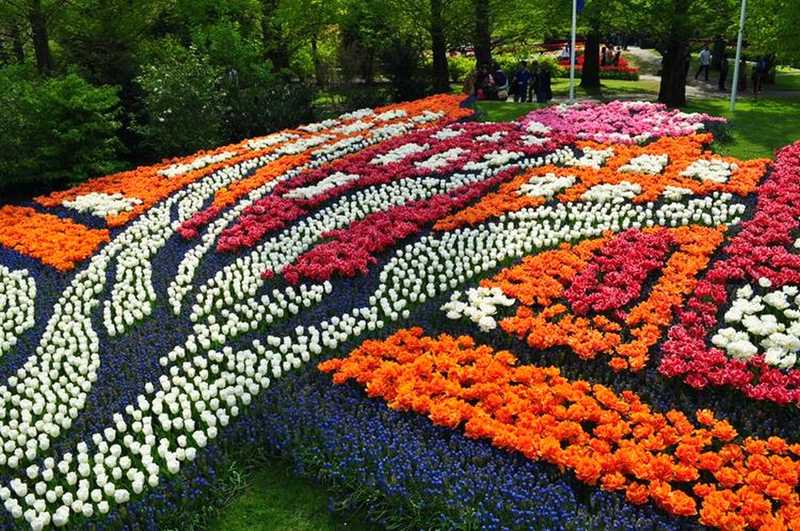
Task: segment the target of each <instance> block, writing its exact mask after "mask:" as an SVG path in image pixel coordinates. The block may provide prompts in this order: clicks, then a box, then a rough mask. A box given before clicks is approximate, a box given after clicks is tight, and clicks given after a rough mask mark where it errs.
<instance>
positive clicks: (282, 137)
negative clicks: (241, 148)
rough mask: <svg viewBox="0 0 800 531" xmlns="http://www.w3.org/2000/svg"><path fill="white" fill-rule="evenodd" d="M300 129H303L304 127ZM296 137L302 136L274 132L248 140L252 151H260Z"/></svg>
mask: <svg viewBox="0 0 800 531" xmlns="http://www.w3.org/2000/svg"><path fill="white" fill-rule="evenodd" d="M300 129H302V127H301V128H300ZM304 130H305V129H304ZM311 132H313V131H311ZM295 138H300V136H299V135H296V134H294V133H274V134H271V135H267V136H262V137H259V138H251V139H249V140H248V141H247V148H248V149H250V150H252V151H260V150H262V149H265V148H268V147H270V146H274V145H276V144H282V143H284V142H288V141H289V140H294V139H295Z"/></svg>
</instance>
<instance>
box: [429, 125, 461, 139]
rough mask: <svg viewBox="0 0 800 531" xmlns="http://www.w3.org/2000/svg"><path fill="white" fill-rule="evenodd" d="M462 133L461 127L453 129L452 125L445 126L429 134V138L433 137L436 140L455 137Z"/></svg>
mask: <svg viewBox="0 0 800 531" xmlns="http://www.w3.org/2000/svg"><path fill="white" fill-rule="evenodd" d="M463 134H464V130H463V129H453V128H452V127H445V128H444V129H441V130H439V131H437V132H436V133H434V134H432V135H431V138H435V139H436V140H447V139H450V138H455V137H457V136H461V135H463Z"/></svg>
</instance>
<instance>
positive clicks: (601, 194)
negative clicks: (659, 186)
mask: <svg viewBox="0 0 800 531" xmlns="http://www.w3.org/2000/svg"><path fill="white" fill-rule="evenodd" d="M640 193H642V187H641V186H639V184H638V183H630V182H628V181H621V182H619V183H617V184H596V185H594V186H592V187H591V188H589V189H588V190H586V191H585V192H583V194H582V195H581V199H583V200H584V201H595V202H597V203H607V202H608V203H622V202H624V201H625V200H626V199H631V198H633V197H636V196H637V195H639V194H640Z"/></svg>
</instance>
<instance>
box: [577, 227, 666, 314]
mask: <svg viewBox="0 0 800 531" xmlns="http://www.w3.org/2000/svg"><path fill="white" fill-rule="evenodd" d="M672 243H673V239H672V237H671V236H670V234H669V232H668V231H666V230H661V231H658V232H655V233H645V232H641V231H639V230H636V229H630V230H627V231H625V232H622V233H620V234H619V235H617V236H616V237H615V238H614V239H612V240H611V241H609V242H608V243H606V244H605V245H603V247H602V248H601V249H600V251H599V252H598V253H597V254H596V255H595V257H594V259H593V260H592V262H591V263H589V264H588V265H587V266H586V268H585V269H584V270H583V271H581V272H580V273H579V274H578V276H577V277H576V278H575V279H574V281H573V282H572V284H571V285H570V287H569V289H567V290H566V292H565V293H564V296H565V298H566V299H567V300H568V301H569V303H570V305H571V306H572V309H573V311H574V312H575V313H576V314H578V315H586V314H588V313H589V312H597V313H602V312H606V311H609V310H614V311H616V313H617V315H616V317H618V318H619V319H624V318H625V316H624V315H623V314H622V313H621V310H622V308H623V307H624V306H625V305H627V304H629V303H630V302H632V301H635V300H637V299H638V298H639V296H640V295H641V292H642V286H643V285H644V284H645V281H646V280H647V277H648V275H650V274H651V273H653V272H654V271H656V270H660V269H661V268H662V267H663V266H664V262H665V259H666V257H667V254H668V252H669V250H670V245H671V244H672Z"/></svg>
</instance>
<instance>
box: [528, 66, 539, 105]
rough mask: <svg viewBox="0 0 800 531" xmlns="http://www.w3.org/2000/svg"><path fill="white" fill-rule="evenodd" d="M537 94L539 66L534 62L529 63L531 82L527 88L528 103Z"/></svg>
mask: <svg viewBox="0 0 800 531" xmlns="http://www.w3.org/2000/svg"><path fill="white" fill-rule="evenodd" d="M538 93H539V64H538V63H537V62H536V61H534V62H532V63H531V82H530V85H529V86H528V98H527V101H528V103H531V102H533V98H534V95H538Z"/></svg>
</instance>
